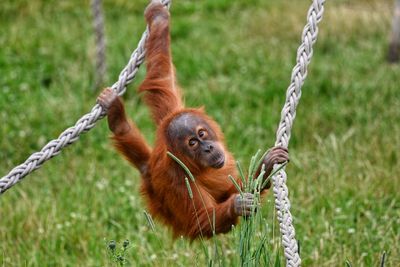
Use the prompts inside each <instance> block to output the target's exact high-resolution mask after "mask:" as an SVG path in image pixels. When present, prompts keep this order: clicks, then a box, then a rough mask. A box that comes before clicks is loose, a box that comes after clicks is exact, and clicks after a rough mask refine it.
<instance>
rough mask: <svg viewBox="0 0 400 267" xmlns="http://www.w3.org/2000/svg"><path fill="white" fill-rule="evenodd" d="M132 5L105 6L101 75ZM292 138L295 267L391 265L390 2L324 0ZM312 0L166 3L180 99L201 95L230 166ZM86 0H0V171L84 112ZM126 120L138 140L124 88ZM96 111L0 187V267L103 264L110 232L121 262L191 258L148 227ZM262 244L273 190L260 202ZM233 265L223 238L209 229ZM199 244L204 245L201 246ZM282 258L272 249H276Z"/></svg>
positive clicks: (399, 220)
mask: <svg viewBox="0 0 400 267" xmlns="http://www.w3.org/2000/svg"><path fill="white" fill-rule="evenodd" d="M146 2H147V1H145V0H140V1H127V0H118V1H105V6H104V8H105V12H106V14H105V15H106V34H107V38H108V40H107V44H108V46H107V61H108V62H107V63H108V74H107V77H106V81H107V83H106V84H108V85H110V84H112V83H113V82H114V81H116V79H117V77H118V74H119V72H120V70H121V69H122V68H123V67H124V66H125V64H126V62H127V60H128V58H129V56H130V53H131V51H133V49H134V48H135V47H136V43H137V41H138V40H139V38H140V35H141V33H142V31H143V29H144V27H145V25H144V20H143V15H142V14H143V10H144V8H145V6H146ZM327 2H328V3H327V4H326V16H325V18H324V21H323V22H322V23H321V27H320V36H319V40H318V43H317V45H316V47H315V51H314V58H313V62H312V65H311V68H310V71H309V77H308V78H307V81H306V84H305V86H304V91H303V95H302V99H301V103H300V106H299V109H298V113H297V118H296V122H295V125H294V129H293V133H292V139H291V144H290V152H291V159H292V160H291V162H290V164H289V165H288V168H287V171H288V177H289V180H288V186H289V189H290V199H291V201H292V207H291V211H292V214H293V215H294V224H295V227H296V233H297V238H298V239H299V240H300V244H301V256H302V259H303V265H304V266H344V264H345V261H346V260H349V261H350V262H351V263H352V264H353V266H377V265H378V262H379V260H380V256H381V255H382V252H383V251H386V252H387V253H388V259H387V265H386V266H400V194H399V188H400V178H399V173H400V159H399V158H400V152H399V151H400V123H399V120H400V66H399V65H388V64H387V63H386V62H385V57H386V51H387V46H388V44H387V43H388V36H389V32H390V22H391V16H392V1H382V0H381V1H379V0H368V1H367V0H352V1H349V0H337V1H327ZM309 3H310V1H306V0H298V1H289V0H284V1H262V0H251V1H248V0H236V1H227V0H218V1H216V0H202V1H175V2H174V5H173V6H172V9H171V13H172V23H173V24H172V43H173V54H174V57H175V65H176V66H177V70H178V76H179V80H180V83H181V85H182V87H183V88H184V94H185V99H186V103H187V104H188V105H189V106H201V105H205V106H206V109H207V111H208V112H209V113H210V114H211V115H212V116H213V117H214V118H215V119H216V120H217V121H218V122H219V123H220V124H221V125H222V128H223V129H224V132H225V134H226V139H227V142H228V146H229V148H230V149H231V151H232V152H233V154H234V155H235V156H236V158H237V159H238V160H240V161H241V162H242V163H243V165H245V166H246V165H247V164H248V163H249V160H250V157H251V156H252V155H253V154H254V153H255V152H256V151H257V150H258V149H263V150H264V149H266V148H268V147H270V146H272V145H273V144H274V140H275V131H276V128H277V124H278V121H279V118H280V110H281V108H282V105H283V102H284V98H285V90H286V87H287V85H288V84H289V79H290V73H291V68H292V66H293V65H294V61H295V53H296V49H297V46H298V44H299V38H300V34H301V30H302V27H303V25H304V24H305V15H306V11H307V8H308V5H309ZM89 6H90V3H89V1H76V0H75V1H36V0H35V1H28V0H18V1H15V0H3V1H1V3H0V25H1V27H0V73H1V75H0V121H1V124H0V162H1V164H0V176H2V175H5V174H6V173H7V172H8V171H9V170H10V169H11V168H13V167H14V166H15V165H17V164H19V163H21V162H23V161H24V160H25V159H26V158H27V157H28V156H29V155H30V154H31V153H32V152H34V151H37V150H39V149H40V148H41V147H42V146H43V145H44V144H45V143H46V142H47V141H49V140H50V139H53V138H55V137H57V136H58V135H59V134H60V133H61V132H62V131H63V130H64V129H65V128H67V127H69V126H71V125H73V124H74V123H75V121H76V120H77V119H78V118H80V116H81V115H82V114H84V113H86V112H88V111H90V109H91V107H92V105H93V104H94V103H95V99H96V96H97V94H98V93H99V91H100V89H98V90H97V91H96V92H94V91H93V90H92V88H93V84H94V80H93V77H94V46H93V45H94V36H93V32H92V21H91V15H90V8H89ZM143 74H144V72H143V69H142V70H141V71H140V73H139V75H138V77H137V79H136V81H135V82H134V84H133V85H131V86H129V88H128V92H127V94H126V95H125V100H126V102H127V105H128V111H129V113H130V115H131V116H132V117H133V118H134V120H135V121H136V122H137V124H138V125H139V127H140V128H141V129H142V130H143V132H144V133H145V135H146V136H147V137H148V139H149V140H150V141H151V140H153V137H154V125H153V124H152V123H151V121H150V119H149V113H148V111H147V110H146V108H145V107H144V105H143V104H142V103H141V101H140V97H139V96H138V95H137V94H136V88H137V85H138V84H139V82H140V81H141V80H142V78H143ZM108 135H109V132H108V129H107V125H106V123H105V121H102V122H100V123H99V124H98V126H97V127H96V128H95V129H93V130H92V131H91V132H90V133H88V134H85V135H84V136H82V137H81V138H80V140H79V142H77V143H76V144H75V145H73V146H71V147H69V148H68V149H66V150H65V151H64V152H63V153H62V154H61V155H59V156H58V157H56V158H54V159H52V160H51V161H49V162H48V163H46V164H45V165H44V166H43V167H42V168H41V169H40V170H38V171H36V172H35V173H33V174H31V175H30V176H28V177H26V178H25V180H24V181H23V182H22V183H20V184H18V185H16V186H14V187H13V188H12V189H10V190H9V191H8V192H7V193H5V194H4V195H2V196H1V197H0V266H109V265H111V262H110V261H109V257H108V255H107V249H106V245H107V243H108V241H109V240H116V241H117V242H118V243H121V242H122V241H123V240H125V239H129V240H130V242H131V248H130V249H129V251H128V256H127V257H128V260H129V261H130V264H131V265H132V266H193V265H197V266H205V265H206V263H205V257H204V254H203V252H202V248H201V247H202V246H201V244H200V243H199V242H194V243H190V242H188V241H186V240H184V239H179V240H177V241H175V242H174V241H173V240H172V239H171V235H170V233H169V232H168V231H167V229H166V228H165V227H164V226H163V225H162V224H160V223H157V222H156V225H155V227H156V231H155V232H153V231H151V229H150V227H149V225H148V223H147V221H146V217H145V216H144V214H143V211H144V210H145V205H144V202H143V201H142V199H141V197H140V195H139V193H138V182H139V176H138V172H137V171H135V170H134V169H133V168H131V167H130V166H129V165H128V164H127V163H126V162H125V161H123V160H122V159H121V158H120V157H119V156H118V155H117V153H116V152H115V151H114V150H113V149H112V147H111V145H110V141H109V140H108V138H107V137H108ZM263 205H264V208H263V211H262V212H263V214H264V216H265V218H266V221H267V224H268V231H270V232H271V242H270V243H268V244H270V245H271V251H272V250H275V251H276V246H277V245H276V244H277V242H279V236H277V235H278V233H277V231H276V228H277V226H276V222H275V220H274V208H273V196H272V194H269V195H268V196H267V198H266V200H265V201H264V203H263ZM218 242H220V243H221V246H222V250H223V251H224V255H225V257H224V258H225V266H235V265H236V264H237V263H238V261H237V246H238V244H237V238H236V236H235V235H234V234H227V235H222V236H220V237H219V238H218ZM206 244H209V245H210V247H211V246H212V243H211V242H210V243H206ZM281 260H283V259H282V256H281Z"/></svg>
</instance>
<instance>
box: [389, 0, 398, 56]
mask: <svg viewBox="0 0 400 267" xmlns="http://www.w3.org/2000/svg"><path fill="white" fill-rule="evenodd" d="M392 27H393V29H392V36H391V40H390V44H389V53H388V61H389V62H391V63H396V62H399V59H400V0H396V6H395V9H394V17H393V26H392Z"/></svg>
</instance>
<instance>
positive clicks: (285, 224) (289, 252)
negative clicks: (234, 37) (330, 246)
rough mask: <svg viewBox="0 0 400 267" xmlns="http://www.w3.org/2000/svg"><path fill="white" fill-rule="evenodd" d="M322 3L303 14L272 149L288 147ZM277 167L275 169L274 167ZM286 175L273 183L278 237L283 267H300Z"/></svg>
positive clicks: (317, 1) (281, 174) (316, 1)
mask: <svg viewBox="0 0 400 267" xmlns="http://www.w3.org/2000/svg"><path fill="white" fill-rule="evenodd" d="M324 2H325V0H314V1H313V3H312V5H311V7H310V9H309V10H308V14H307V24H306V26H305V27H304V29H303V34H302V43H301V45H300V47H299V48H298V50H297V60H296V61H297V64H296V66H295V67H294V68H293V71H292V77H291V83H290V85H289V87H288V89H287V92H286V101H285V105H284V106H283V109H282V112H281V121H280V123H279V127H278V130H277V133H276V142H275V145H276V146H283V147H288V145H289V140H290V132H291V129H292V126H293V121H294V119H295V117H296V107H297V105H298V103H299V100H300V96H301V87H302V86H303V84H304V80H305V78H306V77H307V66H308V65H309V64H310V61H311V58H312V56H313V48H312V47H313V45H314V43H315V42H316V40H317V36H318V23H319V22H320V21H321V19H322V14H323V12H324V6H323V5H324ZM274 167H275V168H277V167H278V166H274ZM286 179H287V176H286V172H285V170H284V169H282V170H281V171H279V172H278V173H277V174H276V175H275V176H274V177H272V180H273V184H274V187H273V191H274V196H275V207H276V210H277V218H278V221H279V227H280V231H281V234H282V245H283V248H284V253H285V257H286V266H300V264H301V259H300V255H299V253H298V246H297V241H296V238H295V230H294V227H293V224H292V221H293V219H292V214H291V213H290V201H289V197H288V195H289V190H288V188H287V186H286Z"/></svg>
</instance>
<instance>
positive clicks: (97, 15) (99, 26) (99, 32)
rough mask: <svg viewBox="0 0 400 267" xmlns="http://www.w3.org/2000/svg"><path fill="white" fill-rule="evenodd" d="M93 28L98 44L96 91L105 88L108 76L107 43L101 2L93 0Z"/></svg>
mask: <svg viewBox="0 0 400 267" xmlns="http://www.w3.org/2000/svg"><path fill="white" fill-rule="evenodd" d="M91 7H92V13H93V28H94V32H95V43H96V74H95V75H96V76H95V86H94V90H98V88H100V87H102V86H103V82H104V76H105V74H106V69H107V67H106V42H105V38H104V18H103V12H102V8H101V0H92V3H91Z"/></svg>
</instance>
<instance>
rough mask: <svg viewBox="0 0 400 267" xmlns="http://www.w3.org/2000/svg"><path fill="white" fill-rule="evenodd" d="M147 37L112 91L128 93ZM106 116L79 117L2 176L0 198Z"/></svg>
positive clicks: (97, 112) (95, 113)
mask: <svg viewBox="0 0 400 267" xmlns="http://www.w3.org/2000/svg"><path fill="white" fill-rule="evenodd" d="M161 2H162V3H163V4H164V5H165V6H167V7H169V5H170V2H171V0H162V1H161ZM147 36H148V27H147V29H146V30H145V32H144V33H143V34H142V38H141V39H140V41H139V44H138V47H137V48H136V49H135V51H133V53H132V55H131V57H130V59H129V62H128V64H127V65H126V67H125V68H124V69H123V70H122V71H121V73H120V75H119V77H118V81H117V82H116V83H114V84H113V85H112V89H113V90H115V91H116V92H117V93H118V95H122V94H124V93H125V91H126V86H127V85H128V84H130V83H131V82H132V81H133V79H134V78H135V76H136V73H137V71H138V69H139V66H140V65H141V64H142V63H143V61H144V57H145V43H146V39H147ZM105 115H106V113H105V111H104V110H103V109H102V107H101V106H100V105H99V104H96V105H95V106H94V107H93V108H92V110H91V111H90V112H89V113H87V114H85V115H84V116H83V117H82V118H80V119H79V120H78V121H77V122H76V123H75V125H74V126H72V127H70V128H68V129H66V130H65V131H64V132H63V133H61V135H60V136H59V137H58V138H57V139H54V140H51V141H50V142H48V143H47V144H46V145H45V146H44V147H43V148H42V149H41V150H40V152H36V153H34V154H32V155H31V156H30V157H29V158H28V159H27V160H26V161H25V162H24V163H22V164H20V165H18V166H17V167H15V168H14V169H12V170H11V171H10V172H9V173H8V174H7V175H6V176H4V177H2V178H1V179H0V195H1V194H3V193H4V192H5V191H6V190H8V189H9V188H10V187H12V186H13V185H15V184H16V183H17V182H19V181H20V180H22V179H23V178H24V177H25V176H27V175H28V174H30V173H31V172H33V171H34V170H36V169H38V168H40V167H41V166H42V164H43V163H45V162H46V161H47V160H49V159H51V158H52V157H54V156H57V155H58V154H60V153H61V150H62V149H63V148H64V147H66V146H68V145H70V144H72V143H74V142H76V141H77V140H78V138H79V136H80V135H81V134H82V133H85V132H87V131H89V130H91V129H92V128H93V127H94V126H95V125H96V122H97V121H98V120H100V119H102V118H103V117H104V116H105Z"/></svg>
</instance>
